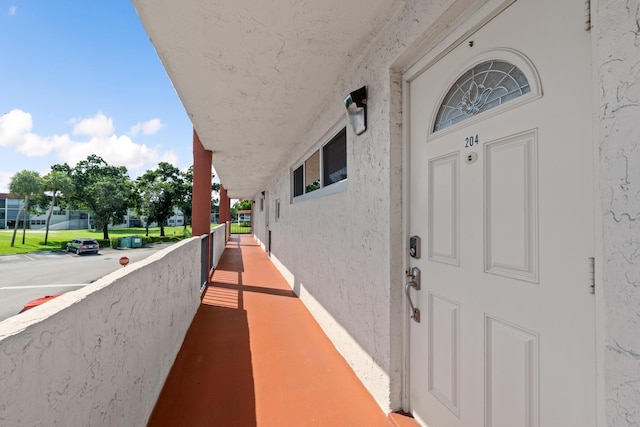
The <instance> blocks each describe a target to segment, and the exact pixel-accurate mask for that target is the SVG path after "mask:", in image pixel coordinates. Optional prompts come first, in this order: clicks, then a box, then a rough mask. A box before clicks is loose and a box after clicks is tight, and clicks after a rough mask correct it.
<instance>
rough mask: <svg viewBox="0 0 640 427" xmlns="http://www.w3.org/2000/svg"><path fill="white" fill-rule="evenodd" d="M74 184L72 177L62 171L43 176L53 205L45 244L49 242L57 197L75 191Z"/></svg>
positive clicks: (48, 219)
mask: <svg viewBox="0 0 640 427" xmlns="http://www.w3.org/2000/svg"><path fill="white" fill-rule="evenodd" d="M73 189H74V185H73V180H72V179H71V177H70V176H69V175H68V174H66V173H64V172H61V171H55V170H54V171H51V172H49V174H48V175H46V176H45V177H44V178H43V190H44V191H46V192H50V193H51V206H50V207H49V214H48V215H47V225H46V230H45V233H44V244H45V245H46V244H47V240H48V238H49V225H50V222H51V215H52V214H53V208H54V207H55V206H56V199H57V198H58V197H60V196H61V195H66V196H69V195H70V193H72V192H73Z"/></svg>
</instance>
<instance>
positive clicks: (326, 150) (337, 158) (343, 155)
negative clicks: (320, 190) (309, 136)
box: [322, 128, 347, 186]
mask: <svg viewBox="0 0 640 427" xmlns="http://www.w3.org/2000/svg"><path fill="white" fill-rule="evenodd" d="M322 160H323V165H322V172H323V177H324V178H323V182H322V185H323V186H327V185H330V184H333V183H335V182H339V181H342V180H343V179H347V129H346V128H343V129H342V130H341V131H340V133H338V134H337V135H336V136H335V137H333V139H332V140H331V141H329V143H328V144H327V145H325V146H324V147H322Z"/></svg>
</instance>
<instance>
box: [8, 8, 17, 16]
mask: <svg viewBox="0 0 640 427" xmlns="http://www.w3.org/2000/svg"><path fill="white" fill-rule="evenodd" d="M17 10H18V7H17V6H11V7H10V8H9V16H13V15H15V14H16V11H17Z"/></svg>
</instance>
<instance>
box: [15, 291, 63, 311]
mask: <svg viewBox="0 0 640 427" xmlns="http://www.w3.org/2000/svg"><path fill="white" fill-rule="evenodd" d="M60 295H62V294H55V295H47V296H44V297H42V298H38V299H34V300H32V301H29V302H28V303H26V304H25V305H24V307H23V308H22V310H20V313H24V312H25V311H27V310H31V309H32V308H33V307H37V306H39V305H41V304H44V303H45V302H47V301H49V300H52V299H54V298H56V297H59V296H60Z"/></svg>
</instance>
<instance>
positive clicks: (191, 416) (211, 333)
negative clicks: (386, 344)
mask: <svg viewBox="0 0 640 427" xmlns="http://www.w3.org/2000/svg"><path fill="white" fill-rule="evenodd" d="M148 425H149V426H154V427H156V426H171V427H177V426H189V427H197V426H224V427H230V426H241V427H252V426H260V427H269V426H278V427H282V426H332V427H334V426H363V427H364V426H366V427H375V426H389V425H392V424H390V421H389V419H388V418H387V416H386V414H384V413H383V412H382V411H381V409H380V408H379V406H378V405H377V404H376V402H375V401H374V399H373V398H372V397H371V395H370V394H369V393H368V392H367V390H366V389H365V388H364V386H363V385H362V384H361V383H360V382H359V380H358V378H357V377H356V376H355V374H354V373H353V371H352V370H351V368H350V367H349V365H348V364H347V363H346V361H345V360H344V359H343V358H342V357H341V356H340V354H339V353H338V352H337V351H336V349H335V348H334V346H333V345H332V343H331V342H330V341H329V339H328V338H327V337H326V336H325V335H324V333H323V332H322V330H321V329H320V327H319V326H318V324H317V323H316V322H315V320H314V319H313V318H312V316H311V314H310V313H309V312H308V311H307V309H306V308H305V306H304V305H303V304H302V302H301V301H300V300H299V299H298V298H297V297H296V295H295V294H294V293H293V292H292V291H291V288H290V287H289V286H288V284H287V283H286V281H285V280H284V279H283V277H282V276H281V275H280V274H279V272H278V271H277V270H276V268H275V267H274V266H273V264H272V263H271V262H270V260H269V259H268V257H267V255H266V253H265V252H264V251H262V249H261V248H260V247H259V246H258V244H257V243H256V241H255V240H254V239H253V237H251V236H242V237H241V236H237V235H234V236H232V238H231V240H230V241H229V242H228V243H227V247H226V250H225V252H224V255H223V256H222V259H221V260H220V263H219V264H218V268H217V270H216V271H215V273H214V275H213V278H212V281H211V283H210V285H209V288H208V289H207V291H206V293H205V295H204V298H203V300H202V304H201V306H200V308H199V309H198V312H197V314H196V316H195V318H194V320H193V323H192V325H191V327H190V329H189V331H188V333H187V336H186V337H185V341H184V343H183V346H182V348H181V350H180V352H179V354H178V357H177V359H176V361H175V363H174V366H173V368H172V369H171V372H170V374H169V377H168V379H167V381H166V383H165V386H164V388H163V390H162V393H161V395H160V398H159V400H158V402H157V404H156V407H155V409H154V411H153V414H152V416H151V418H150V421H149V424H148Z"/></svg>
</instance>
